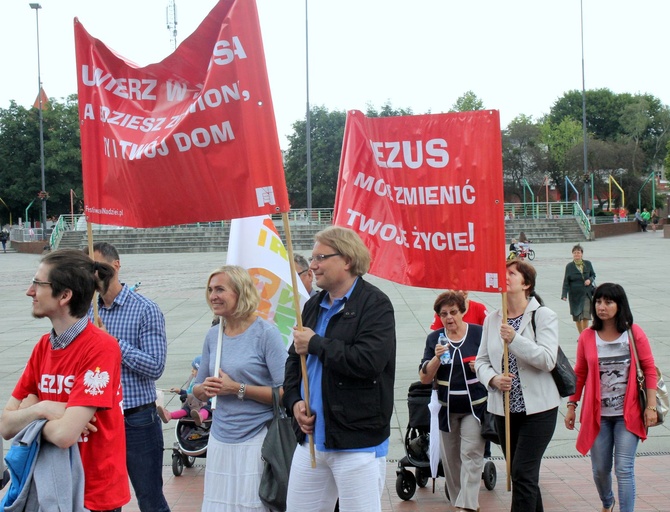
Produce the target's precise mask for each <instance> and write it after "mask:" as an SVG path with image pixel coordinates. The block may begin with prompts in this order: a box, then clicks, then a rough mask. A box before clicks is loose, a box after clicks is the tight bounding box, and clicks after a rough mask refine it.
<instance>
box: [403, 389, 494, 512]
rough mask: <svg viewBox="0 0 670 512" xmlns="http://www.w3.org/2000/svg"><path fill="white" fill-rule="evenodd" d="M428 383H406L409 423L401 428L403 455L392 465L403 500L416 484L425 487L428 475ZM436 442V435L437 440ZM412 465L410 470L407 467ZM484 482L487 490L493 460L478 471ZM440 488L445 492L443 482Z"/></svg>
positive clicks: (490, 486) (490, 484) (439, 470)
mask: <svg viewBox="0 0 670 512" xmlns="http://www.w3.org/2000/svg"><path fill="white" fill-rule="evenodd" d="M431 391H432V384H422V383H421V382H414V383H412V384H411V385H410V386H409V391H408V393H407V408H408V410H409V423H408V424H407V430H406V431H405V453H406V455H405V456H404V457H403V458H402V459H400V461H398V469H396V475H397V477H396V481H395V490H396V493H397V494H398V497H399V498H401V499H403V500H410V499H412V496H414V493H415V492H416V486H417V485H418V486H419V487H425V486H426V485H427V484H428V480H429V479H430V477H431V474H430V460H429V456H428V453H429V450H428V449H429V446H430V410H429V409H428V404H429V403H430V395H431ZM437 442H439V439H438V441H437ZM408 467H413V468H416V469H415V471H414V473H412V472H411V471H409V470H408V469H407V468H408ZM437 476H438V477H440V476H444V469H443V467H442V461H440V463H439V465H438V468H437ZM482 479H483V480H484V485H485V486H486V488H487V489H488V490H489V491H491V490H493V489H494V488H495V486H496V481H497V473H496V466H495V464H494V463H493V462H491V461H490V460H489V461H486V463H485V464H484V470H483V472H482ZM444 492H445V494H446V495H447V497H448V496H449V494H448V492H447V486H446V484H445V486H444Z"/></svg>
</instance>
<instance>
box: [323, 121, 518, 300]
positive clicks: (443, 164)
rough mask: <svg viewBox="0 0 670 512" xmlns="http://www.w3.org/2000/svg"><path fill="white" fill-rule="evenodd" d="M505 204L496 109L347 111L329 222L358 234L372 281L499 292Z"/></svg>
mask: <svg viewBox="0 0 670 512" xmlns="http://www.w3.org/2000/svg"><path fill="white" fill-rule="evenodd" d="M503 206H504V198H503V187H502V142H501V134H500V116H499V113H498V111H495V110H480V111H476V112H459V113H455V114H427V115H420V116H398V117H383V118H382V117H380V118H368V117H365V116H364V115H363V114H362V113H361V112H358V111H350V112H348V113H347V122H346V126H345V130H344V144H343V148H342V159H341V162H340V175H339V181H338V187H337V196H336V199H335V221H334V222H335V224H338V225H340V226H347V227H350V228H352V229H354V230H357V231H358V232H359V234H360V235H361V237H362V238H363V240H364V241H365V243H366V245H367V246H368V248H369V249H370V251H371V253H372V267H371V269H370V273H371V274H374V275H376V276H379V277H383V278H385V279H389V280H391V281H394V282H397V283H401V284H406V285H411V286H421V287H428V288H453V289H460V290H476V291H486V292H504V291H505V290H506V288H505V225H504V211H503Z"/></svg>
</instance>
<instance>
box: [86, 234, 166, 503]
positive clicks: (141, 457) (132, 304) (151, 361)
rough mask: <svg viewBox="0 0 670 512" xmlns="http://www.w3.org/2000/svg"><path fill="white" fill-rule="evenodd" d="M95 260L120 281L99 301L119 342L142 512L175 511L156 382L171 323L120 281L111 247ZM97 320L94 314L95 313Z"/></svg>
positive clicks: (97, 251)
mask: <svg viewBox="0 0 670 512" xmlns="http://www.w3.org/2000/svg"><path fill="white" fill-rule="evenodd" d="M93 255H94V259H95V261H100V262H105V263H109V264H110V265H111V266H112V267H114V270H115V272H116V273H115V276H114V279H112V281H111V282H110V284H109V287H108V288H107V290H106V291H104V292H103V293H102V294H101V296H100V298H99V299H98V307H99V316H100V318H99V320H98V322H97V323H96V325H98V326H99V327H100V328H102V329H104V330H106V331H107V332H109V333H110V334H111V335H112V336H114V337H115V338H116V339H117V340H118V341H119V346H120V347H121V357H122V359H121V384H122V386H123V414H124V417H125V427H126V464H127V467H128V475H129V477H130V482H131V483H132V485H133V489H134V490H135V496H136V497H137V503H138V505H139V508H140V510H141V511H142V512H150V511H151V512H169V510H170V508H169V506H168V504H167V501H166V500H165V496H164V495H163V473H162V471H163V468H162V466H163V428H162V423H161V420H160V418H159V416H158V414H157V412H156V381H157V380H158V379H159V378H160V376H161V375H162V374H163V370H164V369H165V359H166V356H167V336H166V334H165V318H164V317H163V313H162V312H161V310H160V309H159V307H158V305H156V303H155V302H153V301H151V300H149V299H147V298H146V297H144V296H142V295H140V294H138V293H135V292H132V291H130V288H129V287H128V286H126V285H125V284H123V283H121V281H120V280H119V270H120V269H121V261H120V259H119V253H118V251H117V250H116V248H115V247H114V246H113V245H111V244H109V243H107V242H97V243H95V244H94V245H93ZM89 317H90V318H91V319H92V320H93V321H94V322H95V320H94V319H93V309H92V308H91V310H90V311H89Z"/></svg>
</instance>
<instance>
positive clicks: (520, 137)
mask: <svg viewBox="0 0 670 512" xmlns="http://www.w3.org/2000/svg"><path fill="white" fill-rule="evenodd" d="M502 147H503V169H504V171H503V172H504V174H505V181H506V183H507V189H508V190H507V193H508V194H517V195H519V196H520V194H521V190H522V187H523V184H522V180H524V179H526V180H528V181H529V182H531V183H533V184H535V185H538V184H541V183H543V182H544V177H545V175H546V173H547V170H548V159H547V150H546V146H545V145H544V144H543V142H542V128H541V125H540V124H539V123H536V122H535V121H533V118H532V117H530V116H526V115H523V114H521V115H519V116H517V117H516V118H514V119H513V120H512V122H510V124H509V125H508V126H507V128H506V129H505V130H503V133H502Z"/></svg>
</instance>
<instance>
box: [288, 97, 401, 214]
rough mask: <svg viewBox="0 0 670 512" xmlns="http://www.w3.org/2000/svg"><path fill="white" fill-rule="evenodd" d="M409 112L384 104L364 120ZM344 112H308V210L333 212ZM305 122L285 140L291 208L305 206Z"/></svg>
mask: <svg viewBox="0 0 670 512" xmlns="http://www.w3.org/2000/svg"><path fill="white" fill-rule="evenodd" d="M411 114H412V110H411V109H403V108H400V109H396V108H393V106H392V105H391V104H390V103H389V102H386V103H385V104H384V105H383V106H382V107H381V109H380V110H377V109H376V108H375V107H374V106H372V105H368V106H367V111H366V115H367V116H368V117H390V116H406V115H411ZM346 120H347V115H346V112H344V111H341V110H334V111H329V110H328V109H327V108H326V107H324V106H315V107H311V108H310V117H309V127H310V134H311V137H310V141H311V148H310V150H311V162H312V208H333V206H334V205H335V193H336V192H337V177H338V174H339V170H340V155H341V154H342V139H343V137H344V125H345V123H346ZM305 131H306V122H305V120H300V121H296V122H295V123H293V133H292V134H291V135H289V136H288V141H289V149H288V150H287V151H286V152H285V154H284V171H285V173H286V187H287V189H288V195H289V200H290V202H291V207H292V208H305V207H306V206H307V145H306V139H305Z"/></svg>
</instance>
